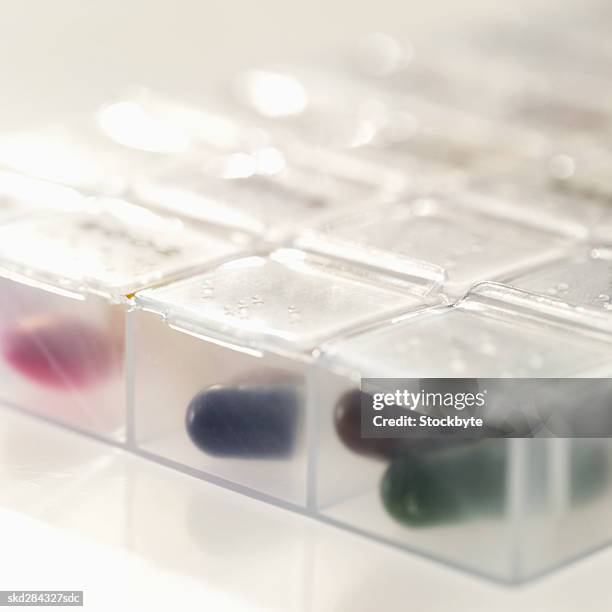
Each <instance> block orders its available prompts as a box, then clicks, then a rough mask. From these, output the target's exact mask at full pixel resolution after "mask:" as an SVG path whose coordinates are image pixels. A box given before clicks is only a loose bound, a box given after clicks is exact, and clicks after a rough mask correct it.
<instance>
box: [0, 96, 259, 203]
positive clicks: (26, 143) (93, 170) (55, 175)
mask: <svg viewBox="0 0 612 612" xmlns="http://www.w3.org/2000/svg"><path fill="white" fill-rule="evenodd" d="M263 141H265V135H264V134H263V133H262V131H261V130H256V129H255V128H253V127H252V128H251V129H250V130H247V129H246V127H245V126H244V125H242V124H239V123H238V122H236V121H230V120H229V119H227V118H224V117H222V116H219V115H216V114H214V113H206V112H203V111H199V110H196V109H191V108H189V107H185V106H183V105H181V104H178V103H176V102H174V101H172V100H167V99H166V98H164V97H163V96H158V95H156V94H153V93H150V92H147V91H146V90H142V91H140V90H139V91H135V92H129V93H128V94H126V95H124V96H122V97H120V98H118V99H117V100H115V101H113V102H112V103H109V104H106V105H104V106H102V107H100V108H99V109H97V111H95V112H93V113H91V115H84V116H80V117H77V118H76V119H75V118H68V119H66V120H64V121H58V122H57V123H56V124H52V125H43V126H40V127H39V128H36V129H34V128H33V129H31V130H27V131H24V132H21V133H15V134H9V135H6V136H4V137H2V138H1V139H0V163H1V164H3V165H5V166H7V167H8V168H11V169H13V170H16V171H18V172H23V173H25V174H29V175H31V176H36V177H38V178H42V179H46V180H49V181H53V182H57V183H62V184H67V185H71V186H73V187H77V188H79V189H82V190H85V191H88V192H90V193H94V194H100V193H102V194H104V195H116V194H121V193H122V192H123V191H124V190H125V189H126V188H127V187H128V185H129V182H130V179H131V177H132V176H133V175H134V174H138V173H142V172H144V171H145V170H148V166H149V164H151V163H157V162H158V161H159V160H160V159H164V158H166V157H169V156H176V155H180V154H185V153H187V152H189V151H193V150H196V149H198V148H200V147H202V148H205V147H209V148H213V149H214V148H221V149H222V148H224V147H229V146H236V144H237V143H239V142H240V143H242V142H249V143H251V142H253V143H255V142H263Z"/></svg>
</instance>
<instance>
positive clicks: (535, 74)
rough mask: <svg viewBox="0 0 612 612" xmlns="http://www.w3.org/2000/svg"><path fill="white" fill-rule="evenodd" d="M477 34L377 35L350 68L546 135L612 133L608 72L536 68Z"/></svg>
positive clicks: (558, 65) (402, 91) (549, 66)
mask: <svg viewBox="0 0 612 612" xmlns="http://www.w3.org/2000/svg"><path fill="white" fill-rule="evenodd" d="M475 38H476V36H472V37H470V39H469V42H466V38H465V36H463V37H452V36H448V37H446V38H445V39H444V43H443V44H441V45H438V44H437V43H438V39H436V45H432V44H431V40H422V39H418V40H415V41H414V42H411V41H409V40H401V39H396V38H393V37H390V36H385V35H382V36H381V35H377V36H374V37H369V38H367V39H366V40H365V41H364V42H362V43H361V44H360V45H359V52H358V53H355V54H353V57H352V65H353V67H354V71H355V73H356V74H359V75H362V76H364V77H365V78H366V79H367V80H368V79H369V80H372V79H373V80H374V81H375V83H376V86H377V87H383V88H388V89H389V90H390V91H393V92H397V93H400V94H406V93H407V94H409V95H411V96H417V95H418V96H420V97H423V98H424V99H427V100H430V101H435V102H437V103H439V104H445V105H449V106H451V107H455V108H458V109H463V110H465V111H467V112H471V113H474V114H476V115H478V116H481V117H488V118H490V119H493V120H496V121H499V122H501V123H502V124H506V125H507V126H508V128H507V129H510V127H509V126H512V128H513V129H518V128H521V129H523V130H532V131H535V132H537V133H541V134H542V135H545V136H546V137H548V138H551V137H552V138H557V137H559V136H560V135H562V134H590V135H593V136H599V135H601V134H603V133H607V134H609V133H610V130H611V128H612V122H611V120H610V114H609V112H608V108H607V106H606V103H605V100H606V99H607V95H606V92H609V91H610V87H609V85H608V83H607V80H606V78H605V74H604V75H603V76H602V75H600V74H597V73H589V71H588V70H587V71H582V72H581V71H579V70H577V69H576V66H575V65H574V66H573V68H574V70H573V71H572V70H571V68H572V67H571V66H568V65H567V63H563V62H562V61H560V60H559V61H557V62H556V68H555V66H554V65H553V64H551V63H548V64H547V65H546V68H545V69H540V70H537V69H536V68H535V67H534V66H533V62H524V63H523V62H521V61H519V60H518V59H517V58H516V57H512V58H510V57H508V56H507V55H504V54H503V53H495V52H494V51H493V50H486V51H485V50H484V49H482V48H479V46H478V43H477V42H475V41H474V39H475ZM481 46H483V45H482V44H481ZM349 63H351V62H349ZM475 92H477V94H476V93H475Z"/></svg>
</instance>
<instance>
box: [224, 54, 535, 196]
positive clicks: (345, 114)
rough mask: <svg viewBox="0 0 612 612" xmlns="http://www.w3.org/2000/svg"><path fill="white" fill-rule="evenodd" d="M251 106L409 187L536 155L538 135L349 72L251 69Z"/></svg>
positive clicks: (247, 79)
mask: <svg viewBox="0 0 612 612" xmlns="http://www.w3.org/2000/svg"><path fill="white" fill-rule="evenodd" d="M234 92H235V95H236V97H237V99H238V100H239V102H241V103H242V104H243V105H244V106H245V107H247V108H250V109H251V110H252V111H254V112H255V113H256V114H257V115H258V116H260V117H263V118H266V119H268V120H269V121H270V122H271V123H272V124H273V125H275V126H276V127H277V128H284V129H286V130H287V131H289V132H290V133H293V134H295V135H297V136H298V137H300V138H302V139H304V140H305V141H307V142H310V143H313V144H315V145H317V146H323V147H327V148H330V149H333V150H336V151H345V152H350V153H351V155H352V157H354V158H355V159H360V160H363V161H366V162H368V163H371V164H373V165H377V166H379V167H381V168H387V169H388V170H390V171H394V172H395V173H396V174H397V176H398V177H399V179H403V180H404V182H406V183H407V184H408V185H409V186H411V187H414V186H417V187H418V188H426V187H431V186H432V185H433V186H436V185H438V184H440V183H442V184H448V183H449V182H450V183H451V184H452V183H453V182H454V181H455V180H456V173H457V172H459V171H465V170H469V169H473V168H474V167H477V166H478V165H481V164H483V163H491V160H492V159H497V160H498V161H499V162H500V163H503V162H504V161H507V160H508V159H511V158H514V157H515V156H527V157H529V156H531V155H533V154H535V153H537V152H539V151H540V150H541V148H542V146H543V143H542V140H541V139H540V137H539V136H537V135H535V134H533V133H531V132H527V131H523V130H521V129H519V128H517V127H516V126H515V127H514V128H513V129H507V128H506V127H504V126H503V125H499V124H497V123H494V122H492V121H490V120H487V119H485V118H482V117H478V116H476V115H473V114H470V113H468V112H465V111H461V110H456V109H453V108H451V107H448V106H444V105H443V104H438V103H436V102H432V101H431V100H428V101H426V100H424V99H423V98H421V97H417V96H414V95H408V94H407V92H404V93H403V94H402V95H397V94H396V95H391V94H390V93H389V92H388V91H385V90H384V89H382V88H372V86H371V83H370V84H369V86H368V85H366V84H365V83H363V82H361V81H359V80H356V79H351V78H350V77H349V75H348V74H347V73H346V72H345V71H337V72H324V71H322V70H319V71H317V70H315V69H312V68H310V67H309V66H296V67H294V68H292V69H291V68H290V69H287V70H282V69H281V70H251V71H248V72H245V73H243V74H240V75H238V76H237V77H236V79H235V81H234Z"/></svg>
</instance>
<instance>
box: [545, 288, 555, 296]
mask: <svg viewBox="0 0 612 612" xmlns="http://www.w3.org/2000/svg"><path fill="white" fill-rule="evenodd" d="M546 293H548V295H557V290H556V289H555V287H549V288H548V289H547V290H546Z"/></svg>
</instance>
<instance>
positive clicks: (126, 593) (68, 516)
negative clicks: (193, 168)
mask: <svg viewBox="0 0 612 612" xmlns="http://www.w3.org/2000/svg"><path fill="white" fill-rule="evenodd" d="M508 4H510V3H508ZM523 4H527V3H525V2H524V3H523ZM520 6H521V3H517V2H513V3H511V6H506V3H503V4H502V3H493V2H484V1H478V2H476V1H475V0H472V1H471V2H458V1H454V2H453V1H452V0H451V1H449V2H446V3H443V2H440V1H432V0H429V1H428V2H426V3H418V4H417V3H413V2H399V1H397V2H395V1H393V0H377V1H376V2H369V3H368V2H363V1H359V0H352V1H349V0H335V1H326V0H309V1H303V2H299V3H296V2H290V1H284V2H283V1H280V0H259V1H257V2H254V1H251V2H247V1H246V0H245V1H243V2H240V1H238V0H208V1H206V2H204V1H202V2H197V1H195V0H181V1H178V2H177V1H174V2H170V1H167V2H160V1H156V0H147V1H144V0H132V1H126V0H104V1H99V2H94V1H93V0H15V1H12V2H9V1H4V2H0V77H1V79H2V80H1V83H2V85H1V89H0V92H1V95H0V129H2V130H10V129H14V128H16V127H21V126H28V125H31V124H32V123H36V122H39V121H44V120H47V119H49V118H52V117H55V116H60V115H62V114H65V115H70V113H72V112H74V111H75V110H87V109H88V108H91V107H92V106H93V105H94V104H95V103H97V102H100V101H103V100H104V99H106V98H108V97H109V96H112V95H113V94H115V93H117V92H120V91H121V90H122V88H124V87H125V86H128V85H133V84H135V83H144V84H148V85H153V86H156V87H158V88H161V89H163V90H165V91H167V92H169V93H175V92H181V91H187V90H193V91H199V92H202V91H205V90H206V89H207V88H209V87H211V85H212V84H214V83H215V82H216V81H217V80H218V79H220V78H222V77H224V76H226V75H228V74H231V73H232V72H233V71H234V70H236V69H237V68H241V67H246V66H249V65H251V64H253V63H257V62H260V61H262V62H265V61H268V60H277V59H288V58H292V57H296V58H297V57H301V56H306V55H309V54H312V53H319V52H321V51H323V50H327V49H333V48H334V46H340V45H342V44H344V43H347V42H348V41H351V40H353V39H354V38H355V37H356V36H357V35H359V34H363V33H367V32H369V31H372V30H388V31H391V32H394V33H398V34H405V33H408V34H409V33H410V32H414V31H416V30H418V29H420V28H423V27H429V26H431V25H432V24H433V25H435V26H444V25H453V24H454V23H455V22H456V20H457V19H460V18H462V17H463V16H465V13H466V11H467V10H468V9H470V8H473V7H477V8H478V9H479V10H481V11H483V12H485V13H486V12H489V13H496V14H497V15H498V16H499V15H502V16H503V15H504V13H505V14H506V16H507V17H508V18H510V17H512V15H513V14H515V13H516V12H517V11H518V10H519V8H520ZM611 570H612V551H611V550H608V551H603V552H600V553H598V554H595V555H593V556H592V557H590V558H589V559H587V560H584V561H581V562H580V563H577V564H575V565H572V566H570V567H568V568H566V569H563V570H561V571H559V572H556V573H554V574H553V575H551V576H548V577H546V578H543V579H541V580H539V581H537V582H535V583H533V584H529V585H527V586H525V587H521V588H514V589H511V588H505V587H500V586H496V585H494V584H492V583H488V582H485V581H482V580H480V579H477V578H473V577H471V576H469V575H464V574H462V573H460V572H457V571H455V570H452V569H448V568H446V567H444V566H441V565H438V564H436V563H434V562H432V561H428V560H425V559H422V558H420V557H418V556H415V555H410V554H407V553H402V552H399V551H396V550H394V549H391V548H387V547H384V546H381V545H379V544H376V543H373V542H370V541H368V540H365V539H363V538H360V537H357V536H353V535H351V534H348V533H345V532H343V531H341V530H338V529H335V528H332V527H329V526H326V525H322V524H319V523H317V522H315V521H312V520H309V519H306V518H303V517H301V516H298V515H295V514H292V513H290V512H286V511H283V510H280V509H277V508H274V507H272V506H268V505H265V504H262V503H260V502H256V501H254V500H251V499H249V498H246V497H243V496H239V495H237V494H234V493H231V492H228V491H225V490H222V489H220V488H218V487H215V486H214V485H210V484H207V483H204V482H200V481H197V480H195V479H191V478H188V477H186V476H183V475H181V474H178V473H175V472H173V471H171V470H168V469H166V468H163V467H159V466H156V465H153V464H150V463H148V462H145V461H144V460H142V459H140V458H137V457H132V456H129V455H126V454H124V453H122V452H121V451H118V450H115V449H111V448H109V447H106V446H104V445H102V444H99V443H97V442H93V441H91V440H89V439H86V438H83V437H80V436H78V435H76V434H72V433H69V432H64V431H62V430H61V429H59V428H55V427H52V426H49V425H46V424H43V423H40V422H38V421H36V420H35V419H32V418H30V417H27V416H23V415H19V414H17V413H15V412H13V411H11V410H1V409H0V588H1V589H45V588H50V589H83V590H84V591H85V602H86V607H85V609H87V610H103V611H105V612H106V611H110V610H150V611H154V610H181V611H182V610H207V611H211V612H213V611H214V612H217V611H219V610H252V609H278V610H287V611H292V610H298V611H300V612H311V611H315V610H332V611H344V610H346V611H347V612H361V611H364V612H365V611H371V610H385V612H386V611H389V612H390V611H392V610H410V611H423V612H438V611H440V612H442V611H448V610H453V611H454V612H462V611H465V612H498V611H499V612H505V611H508V612H509V611H514V610H527V611H537V612H545V611H548V610H555V611H557V612H562V611H566V612H570V611H571V612H575V611H576V610H581V611H582V612H588V611H591V610H592V611H598V612H599V611H601V612H604V611H606V610H610V609H612V592H611V589H610V588H609V583H610V572H611ZM119 599H122V600H123V603H121V604H120V603H117V601H118V600H119Z"/></svg>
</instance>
